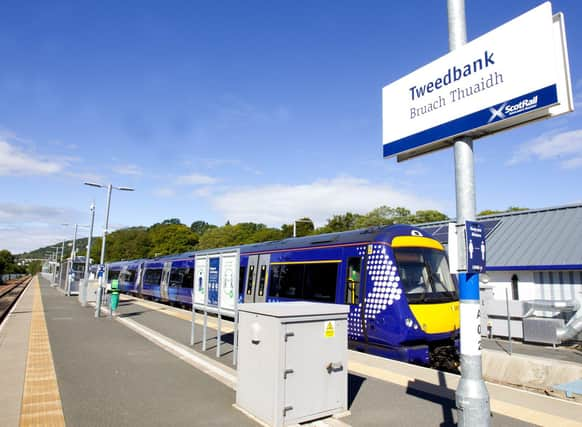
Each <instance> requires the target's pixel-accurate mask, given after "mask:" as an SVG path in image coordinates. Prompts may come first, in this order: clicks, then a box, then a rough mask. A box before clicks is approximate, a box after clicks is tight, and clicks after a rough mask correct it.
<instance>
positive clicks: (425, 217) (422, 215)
mask: <svg viewBox="0 0 582 427" xmlns="http://www.w3.org/2000/svg"><path fill="white" fill-rule="evenodd" d="M447 219H449V217H448V216H446V215H445V214H444V213H442V212H439V211H435V210H425V211H422V210H421V211H416V214H414V215H413V216H411V217H410V222H409V224H423V223H425V222H436V221H446V220H447Z"/></svg>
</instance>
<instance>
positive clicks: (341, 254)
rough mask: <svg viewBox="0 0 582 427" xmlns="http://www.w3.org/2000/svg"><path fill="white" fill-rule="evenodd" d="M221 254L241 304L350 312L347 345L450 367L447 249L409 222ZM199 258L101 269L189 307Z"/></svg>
mask: <svg viewBox="0 0 582 427" xmlns="http://www.w3.org/2000/svg"><path fill="white" fill-rule="evenodd" d="M223 250H231V251H233V250H234V251H236V254H237V257H238V268H239V271H238V295H239V299H238V302H239V303H253V302H273V303H275V302H278V301H293V300H303V301H315V302H323V303H334V304H346V305H349V307H350V311H349V315H348V342H349V345H350V348H352V349H355V350H358V351H363V352H366V353H370V354H375V355H379V356H383V357H388V358H391V359H396V360H400V361H404V362H410V363H414V364H420V365H424V366H431V367H438V368H440V369H448V370H455V369H456V367H457V366H458V364H459V362H458V361H459V355H458V354H459V351H458V350H459V326H460V316H459V297H458V290H457V284H456V281H455V280H454V277H453V276H452V275H451V274H450V271H449V266H448V260H447V256H446V252H445V249H444V247H443V246H442V244H441V243H440V242H438V241H437V240H436V239H434V238H433V237H432V236H431V235H430V234H428V233H427V232H426V231H424V230H422V229H420V228H417V227H414V226H410V225H390V226H381V227H371V228H367V229H362V230H355V231H347V232H337V233H329V234H322V235H312V236H305V237H299V238H288V239H283V240H279V241H270V242H264V243H255V244H246V245H240V246H235V247H230V248H223ZM202 253H203V252H200V251H199V252H197V251H193V252H187V253H183V254H177V255H171V256H165V257H160V258H155V259H143V260H132V261H121V262H115V263H110V264H108V265H107V268H106V271H107V280H109V281H111V280H113V279H117V280H118V282H119V287H120V289H121V290H122V291H123V292H126V293H128V294H131V295H134V296H137V297H141V298H148V299H155V300H159V301H161V302H167V303H173V304H182V305H189V306H190V307H191V305H192V300H193V289H194V285H195V280H196V279H195V277H196V275H195V266H196V259H197V257H201V255H202Z"/></svg>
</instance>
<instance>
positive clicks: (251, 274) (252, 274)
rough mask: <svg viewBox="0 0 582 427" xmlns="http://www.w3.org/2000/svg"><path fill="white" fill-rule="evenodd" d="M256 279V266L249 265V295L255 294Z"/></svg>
mask: <svg viewBox="0 0 582 427" xmlns="http://www.w3.org/2000/svg"><path fill="white" fill-rule="evenodd" d="M254 281H255V266H254V265H251V266H249V280H248V281H247V295H252V294H253V282H254Z"/></svg>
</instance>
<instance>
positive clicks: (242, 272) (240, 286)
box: [238, 267, 246, 295]
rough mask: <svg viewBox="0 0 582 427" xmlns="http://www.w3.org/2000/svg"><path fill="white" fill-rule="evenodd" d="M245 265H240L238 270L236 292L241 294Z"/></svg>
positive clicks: (243, 284) (243, 285)
mask: <svg viewBox="0 0 582 427" xmlns="http://www.w3.org/2000/svg"><path fill="white" fill-rule="evenodd" d="M245 271H246V269H245V267H240V268H239V270H238V294H239V295H242V294H243V292H244V287H245Z"/></svg>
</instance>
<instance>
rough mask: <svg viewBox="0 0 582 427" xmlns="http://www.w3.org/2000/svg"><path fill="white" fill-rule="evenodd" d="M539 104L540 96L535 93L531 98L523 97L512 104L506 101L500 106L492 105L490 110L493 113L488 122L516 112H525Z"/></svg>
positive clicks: (513, 114)
mask: <svg viewBox="0 0 582 427" xmlns="http://www.w3.org/2000/svg"><path fill="white" fill-rule="evenodd" d="M537 106H538V96H537V95H535V96H533V97H531V98H526V99H522V100H521V101H519V102H517V103H515V104H510V103H508V102H504V103H503V104H501V105H500V106H499V107H497V108H495V107H491V108H490V109H489V112H490V113H491V117H489V120H488V121H487V123H491V122H492V121H494V120H503V119H505V118H507V117H508V116H515V115H516V114H521V113H525V112H526V111H529V110H532V109H534V108H536V107H537Z"/></svg>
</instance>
